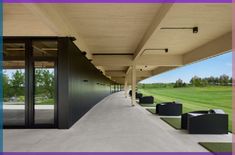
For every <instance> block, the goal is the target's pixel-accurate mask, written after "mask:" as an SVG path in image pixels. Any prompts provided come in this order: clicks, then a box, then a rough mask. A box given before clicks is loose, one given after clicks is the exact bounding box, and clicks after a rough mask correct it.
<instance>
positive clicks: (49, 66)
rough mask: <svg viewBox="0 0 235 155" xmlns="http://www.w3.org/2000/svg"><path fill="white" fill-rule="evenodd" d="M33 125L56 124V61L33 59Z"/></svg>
mask: <svg viewBox="0 0 235 155" xmlns="http://www.w3.org/2000/svg"><path fill="white" fill-rule="evenodd" d="M33 90H34V93H33V98H34V103H33V118H34V119H33V122H34V124H33V125H34V126H48V127H50V126H54V125H55V124H56V103H57V100H56V62H55V61H45V60H43V61H39V60H35V61H34V89H33Z"/></svg>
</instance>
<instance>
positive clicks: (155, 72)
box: [152, 66, 177, 75]
mask: <svg viewBox="0 0 235 155" xmlns="http://www.w3.org/2000/svg"><path fill="white" fill-rule="evenodd" d="M175 68H177V66H164V67H162V66H161V67H158V68H156V69H154V70H153V71H152V75H157V74H161V73H163V72H166V71H170V70H172V69H175Z"/></svg>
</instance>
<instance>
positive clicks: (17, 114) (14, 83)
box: [2, 42, 26, 126]
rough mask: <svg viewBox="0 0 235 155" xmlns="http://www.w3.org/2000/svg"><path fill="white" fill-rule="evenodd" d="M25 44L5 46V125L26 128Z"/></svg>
mask: <svg viewBox="0 0 235 155" xmlns="http://www.w3.org/2000/svg"><path fill="white" fill-rule="evenodd" d="M25 55H26V54H25V43H21V42H11V43H5V44H4V46H3V77H2V78H3V79H2V82H3V118H4V119H3V123H4V125H5V126H25V121H26V119H25V116H26V115H25V113H26V111H25V107H26V106H25V105H26V104H25V97H26V89H25V70H26V67H25Z"/></svg>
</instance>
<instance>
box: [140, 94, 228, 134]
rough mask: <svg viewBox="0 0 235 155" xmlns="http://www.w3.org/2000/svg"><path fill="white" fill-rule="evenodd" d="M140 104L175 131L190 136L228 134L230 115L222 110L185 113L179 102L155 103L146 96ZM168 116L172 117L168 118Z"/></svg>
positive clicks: (150, 97)
mask: <svg viewBox="0 0 235 155" xmlns="http://www.w3.org/2000/svg"><path fill="white" fill-rule="evenodd" d="M139 104H140V105H141V106H143V107H146V109H147V110H148V111H149V112H151V113H152V114H155V115H158V116H161V119H162V120H163V121H165V122H166V123H167V124H169V125H171V126H172V127H174V128H175V129H180V130H187V133H188V134H228V114H226V113H225V112H224V111H223V110H221V109H211V110H201V111H192V112H188V113H183V114H182V112H183V104H182V103H177V102H174V101H173V102H162V103H159V104H155V103H154V97H152V96H144V97H142V98H140V100H139ZM168 116H171V117H170V118H168Z"/></svg>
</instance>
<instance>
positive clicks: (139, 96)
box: [129, 90, 143, 99]
mask: <svg viewBox="0 0 235 155" xmlns="http://www.w3.org/2000/svg"><path fill="white" fill-rule="evenodd" d="M129 95H130V96H132V90H130V91H129ZM142 96H143V94H142V93H138V92H136V93H135V98H136V99H140V98H141V97H142Z"/></svg>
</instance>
